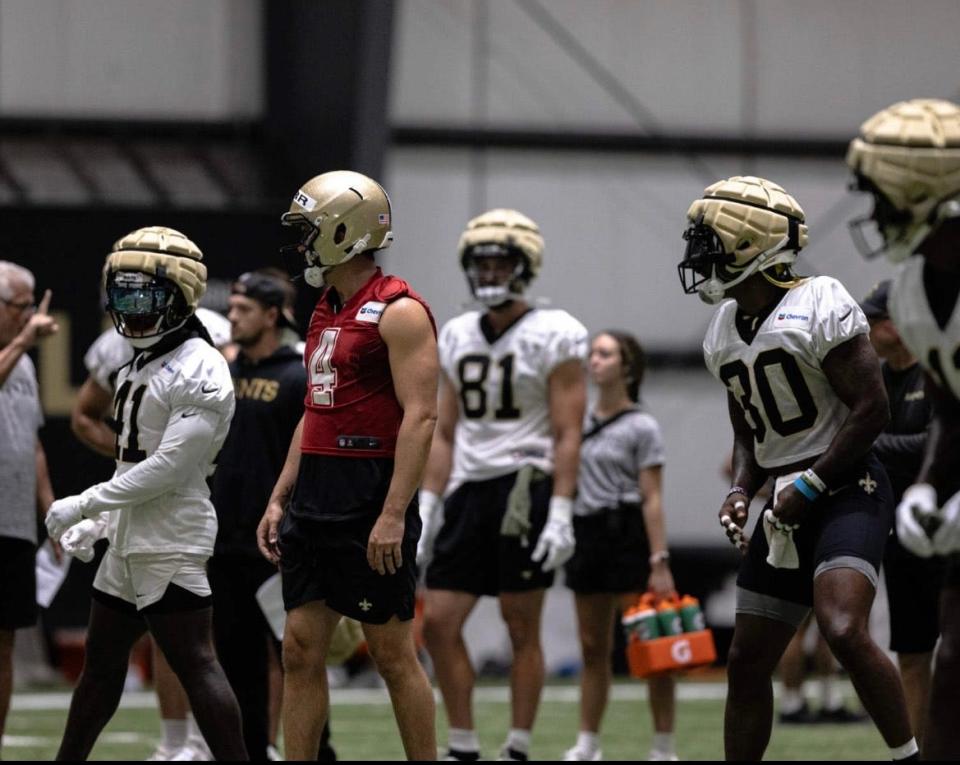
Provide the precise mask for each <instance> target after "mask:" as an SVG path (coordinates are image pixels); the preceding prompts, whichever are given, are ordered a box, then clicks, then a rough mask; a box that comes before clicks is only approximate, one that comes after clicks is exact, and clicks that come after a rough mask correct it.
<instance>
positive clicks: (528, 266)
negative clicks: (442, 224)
mask: <svg viewBox="0 0 960 765" xmlns="http://www.w3.org/2000/svg"><path fill="white" fill-rule="evenodd" d="M457 254H458V256H459V258H460V267H461V268H463V270H464V272H465V273H466V275H467V283H468V284H469V285H470V292H471V294H472V295H473V296H474V298H476V299H477V300H478V301H479V302H481V303H483V304H484V305H486V306H488V307H495V306H498V305H503V304H504V303H506V302H508V301H510V300H518V299H520V298H521V297H522V296H523V291H524V290H525V289H526V288H527V286H528V285H529V284H530V282H531V281H533V279H534V278H535V277H536V276H537V274H538V273H540V268H541V266H542V265H543V237H542V236H541V235H540V229H539V227H538V226H537V224H536V223H534V222H533V221H532V220H530V218H528V217H527V216H526V215H524V214H523V213H521V212H517V211H516V210H506V209H501V208H498V209H495V210H488V211H487V212H485V213H483V214H482V215H478V216H477V217H476V218H473V219H472V220H471V221H469V222H468V223H467V228H466V230H465V231H464V232H463V234H461V235H460V243H459V245H458V246H457ZM491 257H495V258H513V259H514V260H515V264H514V267H513V271H512V273H511V274H510V275H509V276H508V277H507V278H506V279H505V280H504V281H503V282H501V283H496V284H489V283H487V280H486V277H484V276H483V275H481V273H480V265H479V262H478V259H479V258H491Z"/></svg>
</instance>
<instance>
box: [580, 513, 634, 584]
mask: <svg viewBox="0 0 960 765" xmlns="http://www.w3.org/2000/svg"><path fill="white" fill-rule="evenodd" d="M573 530H574V534H575V536H576V539H577V547H576V551H575V552H574V553H573V557H572V558H571V559H570V562H569V563H567V567H566V575H567V579H566V581H567V587H569V588H570V589H571V590H573V591H574V592H576V593H581V594H584V595H588V594H593V593H603V592H608V593H610V592H615V593H625V592H643V591H644V590H646V589H647V580H648V579H649V578H650V543H649V542H648V541H647V531H646V527H645V526H644V523H643V508H642V507H641V506H640V505H620V507H615V508H605V509H603V510H601V511H600V512H599V513H597V514H596V515H586V516H575V517H574V519H573Z"/></svg>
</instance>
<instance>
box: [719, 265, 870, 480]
mask: <svg viewBox="0 0 960 765" xmlns="http://www.w3.org/2000/svg"><path fill="white" fill-rule="evenodd" d="M758 320H759V317H758ZM751 329H752V328H751ZM869 331H870V328H869V325H868V324H867V319H866V317H865V316H864V315H863V311H861V310H860V307H859V306H858V305H857V302H856V301H855V300H854V299H853V298H852V297H851V296H850V294H849V293H848V292H847V290H846V289H845V288H844V287H843V285H842V284H840V282H838V281H837V280H836V279H833V278H831V277H829V276H817V277H814V278H811V279H806V280H804V281H803V282H801V283H800V284H799V285H797V286H796V287H793V288H791V289H790V290H788V291H787V293H786V294H785V295H784V296H783V298H782V299H781V301H780V303H779V304H778V305H777V306H776V308H774V310H773V311H772V312H771V313H770V314H769V315H768V316H767V317H766V318H765V319H763V321H761V322H759V326H758V327H756V333H755V335H754V337H753V339H752V340H751V341H750V342H747V341H746V340H745V339H744V337H742V336H741V334H740V331H739V330H738V329H737V303H736V302H735V301H734V300H728V301H726V302H724V303H723V304H722V305H721V306H720V308H718V309H717V311H716V313H715V314H714V316H713V319H712V320H711V322H710V326H709V327H708V328H707V334H706V338H705V339H704V341H703V355H704V360H705V361H706V365H707V369H709V370H710V372H711V374H713V375H714V376H715V377H716V378H717V379H718V380H720V382H722V383H723V384H724V385H725V386H726V387H727V390H729V391H730V393H731V394H732V395H733V397H734V399H736V401H737V402H738V403H739V405H740V407H741V408H742V409H743V412H744V416H745V418H746V420H747V423H748V424H749V425H750V428H751V430H752V431H753V436H754V454H755V457H756V459H757V463H758V464H759V465H760V466H761V467H764V468H775V467H779V466H782V465H788V464H790V463H792V462H797V461H798V460H802V459H806V458H808V457H814V456H817V455H819V454H822V453H823V452H824V451H826V450H827V447H828V446H829V445H830V442H831V441H833V438H834V436H835V435H836V434H837V431H838V430H839V429H840V427H841V425H842V424H843V421H844V420H845V419H846V417H847V414H848V413H849V409H848V408H847V406H846V405H845V404H844V403H843V402H842V401H841V400H840V398H839V397H838V396H837V394H836V393H835V392H834V390H833V388H832V387H831V385H830V381H829V380H828V379H827V376H826V374H824V372H823V368H822V364H823V360H824V359H825V358H826V356H827V354H828V353H829V352H830V351H831V350H833V349H834V348H836V347H837V346H838V345H841V344H843V343H845V342H846V341H847V340H850V339H851V338H853V337H855V336H856V335H860V334H865V333H868V332H869Z"/></svg>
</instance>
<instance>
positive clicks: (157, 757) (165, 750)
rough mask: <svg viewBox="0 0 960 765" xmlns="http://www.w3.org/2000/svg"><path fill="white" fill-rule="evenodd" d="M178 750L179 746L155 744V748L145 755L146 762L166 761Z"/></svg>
mask: <svg viewBox="0 0 960 765" xmlns="http://www.w3.org/2000/svg"><path fill="white" fill-rule="evenodd" d="M179 751H180V747H172V746H166V745H165V744H157V748H156V749H154V750H153V754H151V755H150V756H149V757H147V760H146V761H147V762H168V761H170V760H172V759H173V756H174V755H175V754H176V753H177V752H179Z"/></svg>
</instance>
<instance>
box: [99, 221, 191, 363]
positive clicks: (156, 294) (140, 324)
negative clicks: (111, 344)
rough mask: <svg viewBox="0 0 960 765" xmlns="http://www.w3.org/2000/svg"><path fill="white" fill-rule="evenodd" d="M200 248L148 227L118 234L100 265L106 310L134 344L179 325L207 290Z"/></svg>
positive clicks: (162, 229) (146, 342) (176, 234)
mask: <svg viewBox="0 0 960 765" xmlns="http://www.w3.org/2000/svg"><path fill="white" fill-rule="evenodd" d="M202 259H203V253H202V252H201V251H200V248H199V247H197V245H196V244H194V243H193V242H192V241H190V240H189V239H188V238H187V237H186V236H184V235H183V234H181V233H180V232H179V231H176V230H175V229H172V228H167V227H165V226H147V227H146V228H138V229H137V230H136V231H131V232H130V233H129V234H127V235H126V236H124V237H122V238H120V239H118V240H117V241H116V242H115V243H114V245H113V252H111V253H110V254H109V255H108V256H107V260H106V263H105V264H104V267H103V286H104V288H105V290H106V294H107V310H108V311H109V312H110V316H111V317H112V318H113V322H114V324H115V325H116V328H117V331H118V332H119V333H120V334H121V335H123V336H125V337H127V338H129V339H130V342H131V343H132V344H133V345H134V346H136V347H140V348H143V347H148V346H150V345H153V344H154V343H155V342H156V341H157V340H159V339H160V338H161V337H162V336H163V335H166V334H168V333H169V332H172V331H173V330H175V329H178V328H179V327H181V326H183V324H184V322H186V320H187V319H188V318H189V317H190V316H192V315H193V313H194V312H195V311H196V310H197V306H198V305H199V303H200V298H201V297H203V293H204V292H205V291H206V289H207V268H206V266H204V265H203V263H201V262H200V261H201V260H202Z"/></svg>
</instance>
